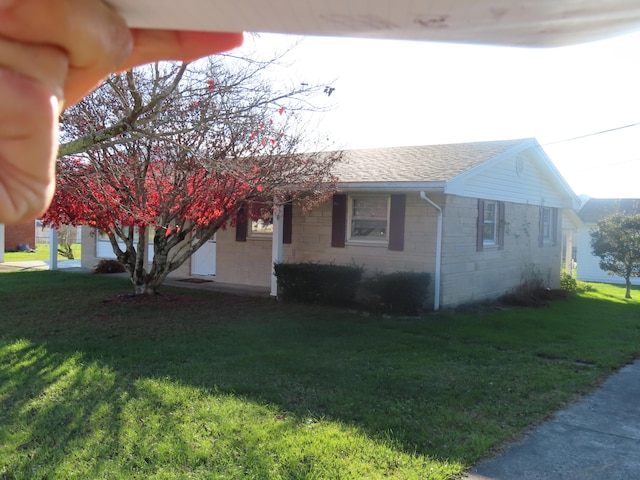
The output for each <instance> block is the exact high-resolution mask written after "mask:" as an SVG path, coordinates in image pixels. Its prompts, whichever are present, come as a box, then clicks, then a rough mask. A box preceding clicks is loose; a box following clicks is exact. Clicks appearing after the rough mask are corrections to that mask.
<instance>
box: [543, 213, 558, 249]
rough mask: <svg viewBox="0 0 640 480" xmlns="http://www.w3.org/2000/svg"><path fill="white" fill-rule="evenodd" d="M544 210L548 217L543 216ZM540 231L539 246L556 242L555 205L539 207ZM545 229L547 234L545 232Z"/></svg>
mask: <svg viewBox="0 0 640 480" xmlns="http://www.w3.org/2000/svg"><path fill="white" fill-rule="evenodd" d="M545 212H548V217H546V218H545ZM547 227H548V229H547ZM539 228H540V232H539V237H538V244H539V246H540V247H543V246H545V245H557V243H558V209H557V208H555V207H545V206H544V205H543V206H541V207H540V225H539ZM545 230H547V234H545Z"/></svg>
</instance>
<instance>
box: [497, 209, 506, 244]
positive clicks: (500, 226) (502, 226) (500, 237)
mask: <svg viewBox="0 0 640 480" xmlns="http://www.w3.org/2000/svg"><path fill="white" fill-rule="evenodd" d="M504 209H505V204H504V202H498V249H499V250H503V249H504V229H505V220H504V218H505V215H504Z"/></svg>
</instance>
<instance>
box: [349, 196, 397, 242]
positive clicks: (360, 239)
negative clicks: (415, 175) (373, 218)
mask: <svg viewBox="0 0 640 480" xmlns="http://www.w3.org/2000/svg"><path fill="white" fill-rule="evenodd" d="M365 198H375V199H380V198H384V199H385V200H386V203H387V206H386V213H387V215H386V227H385V237H384V238H381V239H376V238H363V237H354V236H353V206H354V205H353V202H354V200H356V199H365ZM378 219H379V218H378ZM346 220H347V221H346V230H347V232H346V233H347V243H350V244H360V245H371V246H388V245H389V236H390V224H391V195H389V194H377V193H369V194H367V193H363V194H349V195H348V196H347V219H346Z"/></svg>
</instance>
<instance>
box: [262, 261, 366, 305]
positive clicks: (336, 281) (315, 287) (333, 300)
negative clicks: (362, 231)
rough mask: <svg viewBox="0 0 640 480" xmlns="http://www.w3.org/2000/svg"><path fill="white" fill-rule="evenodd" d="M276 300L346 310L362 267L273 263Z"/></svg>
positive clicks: (358, 280) (351, 300)
mask: <svg viewBox="0 0 640 480" xmlns="http://www.w3.org/2000/svg"><path fill="white" fill-rule="evenodd" d="M274 271H275V274H276V277H277V278H278V287H279V290H280V291H279V297H280V298H282V299H283V300H293V301H300V302H308V303H324V304H328V305H338V306H348V305H351V304H352V303H353V298H354V296H355V293H356V289H357V288H358V284H359V282H360V278H361V277H362V267H357V266H355V265H332V264H320V263H276V264H275V265H274Z"/></svg>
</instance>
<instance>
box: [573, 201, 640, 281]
mask: <svg viewBox="0 0 640 480" xmlns="http://www.w3.org/2000/svg"><path fill="white" fill-rule="evenodd" d="M617 212H622V213H627V214H634V213H640V199H638V198H589V199H587V200H586V201H585V202H584V204H583V205H582V208H580V210H579V211H578V217H579V218H580V221H581V223H580V225H579V227H578V237H577V238H578V240H577V247H578V249H577V250H578V251H577V264H578V266H577V274H576V278H577V279H578V280H583V281H585V282H602V283H616V284H621V285H624V284H625V283H626V282H625V279H624V277H620V276H617V275H609V274H607V272H605V271H604V270H602V269H601V268H600V258H599V257H596V256H595V255H594V254H593V251H592V250H591V235H590V232H591V231H592V230H593V229H594V228H595V226H596V224H597V223H598V220H600V219H602V218H604V217H606V216H608V215H611V214H613V213H617ZM631 283H632V284H633V285H640V278H631Z"/></svg>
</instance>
